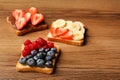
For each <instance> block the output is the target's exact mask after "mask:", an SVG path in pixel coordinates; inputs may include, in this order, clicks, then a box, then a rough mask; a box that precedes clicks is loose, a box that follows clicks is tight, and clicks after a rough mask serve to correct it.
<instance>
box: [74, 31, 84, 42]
mask: <svg viewBox="0 0 120 80" xmlns="http://www.w3.org/2000/svg"><path fill="white" fill-rule="evenodd" d="M73 35H74V37H73V40H75V41H79V40H81V39H84V34H83V33H82V32H81V31H76V32H74V33H73Z"/></svg>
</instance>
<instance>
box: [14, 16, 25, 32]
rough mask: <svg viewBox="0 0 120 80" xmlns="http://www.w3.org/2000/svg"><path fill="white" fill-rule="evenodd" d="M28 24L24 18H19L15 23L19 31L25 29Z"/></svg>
mask: <svg viewBox="0 0 120 80" xmlns="http://www.w3.org/2000/svg"><path fill="white" fill-rule="evenodd" d="M26 24H27V21H26V19H25V18H24V17H22V18H19V19H18V20H17V21H16V22H15V25H16V27H17V29H19V30H21V29H23V28H24V27H25V26H26Z"/></svg>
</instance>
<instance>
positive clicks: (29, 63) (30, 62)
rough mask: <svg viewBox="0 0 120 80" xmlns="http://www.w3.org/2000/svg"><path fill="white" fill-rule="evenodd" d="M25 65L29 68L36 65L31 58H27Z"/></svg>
mask: <svg viewBox="0 0 120 80" xmlns="http://www.w3.org/2000/svg"><path fill="white" fill-rule="evenodd" d="M27 64H28V65H29V66H35V65H36V63H35V60H34V59H33V58H29V59H28V60H27Z"/></svg>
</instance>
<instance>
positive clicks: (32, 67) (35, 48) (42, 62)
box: [16, 38, 59, 74]
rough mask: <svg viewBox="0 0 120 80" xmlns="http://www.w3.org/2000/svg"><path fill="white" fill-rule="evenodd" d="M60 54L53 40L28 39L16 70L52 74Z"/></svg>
mask: <svg viewBox="0 0 120 80" xmlns="http://www.w3.org/2000/svg"><path fill="white" fill-rule="evenodd" d="M58 55H59V48H58V47H57V46H55V45H54V43H53V42H47V41H46V40H44V39H43V38H38V39H37V40H36V41H33V42H31V41H30V40H26V41H25V42H24V44H23V46H22V53H21V57H20V59H19V61H18V63H17V65H16V70H17V71H37V72H42V73H46V74H52V72H53V68H54V66H55V62H56V59H57V58H58Z"/></svg>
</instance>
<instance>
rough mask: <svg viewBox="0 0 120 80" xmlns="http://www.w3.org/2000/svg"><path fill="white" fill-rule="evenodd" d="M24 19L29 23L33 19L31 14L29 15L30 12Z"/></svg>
mask: <svg viewBox="0 0 120 80" xmlns="http://www.w3.org/2000/svg"><path fill="white" fill-rule="evenodd" d="M24 17H25V19H26V21H27V22H29V21H30V19H31V13H29V12H27V13H25V15H24Z"/></svg>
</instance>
